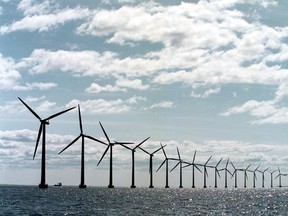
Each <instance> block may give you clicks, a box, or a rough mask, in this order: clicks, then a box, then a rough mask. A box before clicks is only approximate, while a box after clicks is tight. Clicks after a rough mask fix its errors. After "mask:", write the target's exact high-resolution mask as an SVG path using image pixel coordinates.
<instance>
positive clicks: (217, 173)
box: [214, 158, 223, 188]
mask: <svg viewBox="0 0 288 216" xmlns="http://www.w3.org/2000/svg"><path fill="white" fill-rule="evenodd" d="M222 160H223V158H221V159H220V161H219V162H218V163H217V164H216V166H215V167H214V169H215V186H214V188H217V175H218V176H219V178H220V173H219V170H218V166H219V164H220V163H221V161H222Z"/></svg>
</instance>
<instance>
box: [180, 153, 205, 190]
mask: <svg viewBox="0 0 288 216" xmlns="http://www.w3.org/2000/svg"><path fill="white" fill-rule="evenodd" d="M195 157H196V151H195V152H194V156H193V160H192V163H189V162H188V163H187V162H185V163H187V164H188V165H186V166H184V167H183V168H185V167H189V166H192V188H195V167H196V169H198V170H199V172H201V173H202V171H201V170H200V169H199V168H198V166H201V165H200V164H195Z"/></svg>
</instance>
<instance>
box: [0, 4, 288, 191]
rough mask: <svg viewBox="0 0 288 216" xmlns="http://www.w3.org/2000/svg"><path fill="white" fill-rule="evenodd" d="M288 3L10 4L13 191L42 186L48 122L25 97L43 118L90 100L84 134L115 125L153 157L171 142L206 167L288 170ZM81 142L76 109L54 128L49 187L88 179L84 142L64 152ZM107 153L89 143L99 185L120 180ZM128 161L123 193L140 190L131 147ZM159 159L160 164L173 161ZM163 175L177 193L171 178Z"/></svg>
mask: <svg viewBox="0 0 288 216" xmlns="http://www.w3.org/2000/svg"><path fill="white" fill-rule="evenodd" d="M287 9H288V2H287V1H285V0H279V1H275V0H249V1H247V0H210V1H208V0H199V1H196V0H195V1H165V3H163V1H137V0H135V1H132V0H131V1H130V0H103V1H97V2H95V1H90V0H87V1H81V2H79V1H71V0H69V1H68V0H67V1H66V0H64V1H61V2H58V1H41V2H38V1H33V0H22V1H9V0H1V1H0V17H1V19H0V89H1V93H0V97H1V100H0V119H1V124H0V164H1V165H0V183H15V184H38V183H39V181H40V170H39V167H40V155H41V154H40V153H41V149H39V152H38V154H37V156H36V158H35V160H34V161H33V160H32V155H33V151H34V146H35V141H36V137H37V130H38V127H39V122H38V120H37V119H36V118H34V116H33V115H32V114H31V113H30V112H29V111H28V110H27V109H26V108H25V107H24V106H23V104H21V102H20V101H19V100H18V98H17V97H21V98H22V99H23V100H24V101H25V102H26V103H27V104H29V105H30V106H31V107H32V108H33V109H35V111H36V112H37V113H38V114H39V115H40V116H41V117H43V118H44V117H46V116H50V115H52V114H53V113H56V112H59V111H61V110H63V109H66V108H68V107H72V106H75V105H77V104H80V105H81V111H82V118H83V125H84V132H85V133H87V134H89V135H91V136H94V137H96V138H99V139H103V140H105V138H104V135H103V133H102V131H101V129H100V127H99V123H98V121H101V122H102V123H103V125H104V127H105V128H106V131H107V133H108V134H109V136H110V137H111V139H116V140H119V141H123V140H125V141H133V142H135V143H138V142H140V141H141V140H143V139H145V138H146V137H148V136H150V137H151V138H150V139H149V141H147V143H145V144H143V148H145V149H147V150H150V151H153V150H155V149H156V148H158V147H159V143H160V142H161V143H163V144H167V146H166V151H167V153H168V154H169V155H170V156H176V154H177V153H176V147H178V148H179V150H180V152H181V153H182V157H183V159H184V160H187V161H190V160H192V156H193V152H194V151H195V150H197V151H198V154H197V160H198V162H199V163H201V162H202V163H203V162H205V160H207V158H208V157H209V156H210V155H213V158H212V161H211V165H212V164H216V163H217V161H218V160H219V159H220V158H222V157H223V158H224V161H225V160H226V159H227V158H230V160H232V161H234V163H235V164H236V165H237V166H239V167H245V166H247V165H248V164H250V163H252V165H251V167H252V168H255V167H257V166H258V165H259V164H261V167H260V169H263V170H264V169H265V168H266V167H270V170H271V171H272V170H275V169H277V167H278V166H280V167H281V169H282V170H283V172H284V171H287V172H288V169H287V168H286V167H287V165H288V157H287V153H288V145H287V144H288V143H287V140H288V135H287V123H288V108H287V103H288V101H287V94H288V82H287V81H288V69H287V68H288V65H287V60H288V54H287V53H288V45H287V42H288V17H287V16H288V15H287V13H286V12H287ZM78 135H79V126H78V116H77V112H76V111H73V112H70V113H66V114H64V115H62V116H59V117H57V118H55V119H53V120H51V124H50V125H49V126H48V127H47V136H48V137H47V151H48V152H47V182H48V184H54V183H55V182H57V181H62V182H63V183H66V184H72V185H77V184H79V174H80V172H79V169H80V165H79V163H80V154H79V152H80V143H75V144H74V145H73V146H72V147H71V148H69V149H67V150H66V151H65V152H64V153H63V154H62V155H57V153H58V152H59V151H60V150H61V149H62V148H64V147H65V146H66V145H67V144H69V143H70V142H71V141H72V140H73V139H74V138H75V137H76V136H78ZM104 150H105V147H103V146H101V145H99V144H97V143H93V142H87V143H86V169H87V171H86V181H87V184H88V185H89V184H90V185H99V186H106V185H107V184H108V180H107V179H108V169H107V166H108V159H109V157H105V158H104V160H103V163H101V165H100V166H99V167H96V164H97V162H98V160H99V159H100V157H101V155H102V153H103V151H104ZM136 157H137V164H136V166H137V168H136V173H137V176H136V185H140V186H146V185H148V184H149V182H148V158H147V157H146V155H145V154H143V153H142V152H141V151H140V150H138V151H137V156H136ZM114 159H115V173H116V176H115V179H114V182H115V185H116V186H117V185H119V186H130V170H131V168H130V160H131V153H130V152H127V151H126V149H123V148H120V147H118V148H115V152H114ZM154 159H155V160H154V166H155V169H156V168H157V167H158V166H159V164H160V163H161V161H162V160H163V155H162V153H161V152H160V153H159V154H157V155H155V157H154ZM224 165H225V162H223V163H222V164H221V165H220V166H224ZM231 169H232V168H231ZM177 172H178V171H175V172H173V173H171V181H172V183H171V186H173V184H174V186H177V185H178V183H177V179H178V174H177ZM186 172H187V174H186ZM28 174H29V175H28ZM19 175H21V176H23V179H19V178H17V176H19ZM185 175H187V177H186V178H185V181H186V182H185V183H184V186H189V184H190V183H189V182H190V171H185ZM96 176H98V178H96ZM99 176H101V177H99ZM154 177H155V185H158V186H162V185H164V172H162V171H161V172H159V173H157V174H155V175H154ZM198 178H199V179H200V178H202V177H201V176H200V175H199V176H198ZM95 179H97V180H95ZM212 179H213V178H210V181H211V180H212ZM199 181H201V180H199ZM210 183H211V182H210ZM199 185H201V182H200V183H199ZM211 185H212V183H211Z"/></svg>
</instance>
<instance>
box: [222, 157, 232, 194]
mask: <svg viewBox="0 0 288 216" xmlns="http://www.w3.org/2000/svg"><path fill="white" fill-rule="evenodd" d="M228 164H229V158H228V160H227V162H226V166H225V168H223V169H220V170H219V171H225V185H224V187H225V188H227V187H228V181H227V177H228V175H227V173H230V175H231V176H232V173H231V172H230V171H229V170H228V168H227V167H228Z"/></svg>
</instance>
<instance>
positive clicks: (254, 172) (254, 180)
mask: <svg viewBox="0 0 288 216" xmlns="http://www.w3.org/2000/svg"><path fill="white" fill-rule="evenodd" d="M259 167H260V165H259V166H258V167H256V169H254V170H253V171H252V170H248V171H249V172H252V173H253V188H255V187H256V179H257V176H256V171H257V170H258V168H259Z"/></svg>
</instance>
